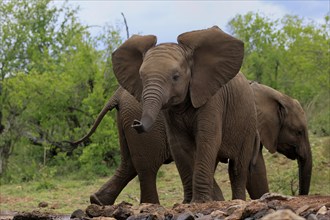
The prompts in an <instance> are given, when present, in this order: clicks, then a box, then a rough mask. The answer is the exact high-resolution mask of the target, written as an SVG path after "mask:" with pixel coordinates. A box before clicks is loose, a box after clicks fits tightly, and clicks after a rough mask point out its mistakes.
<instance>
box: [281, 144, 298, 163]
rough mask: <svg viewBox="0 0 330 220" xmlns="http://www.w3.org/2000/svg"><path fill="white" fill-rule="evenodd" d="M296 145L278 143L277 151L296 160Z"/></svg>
mask: <svg viewBox="0 0 330 220" xmlns="http://www.w3.org/2000/svg"><path fill="white" fill-rule="evenodd" d="M297 149H298V147H297V146H296V145H294V144H279V146H278V149H277V151H278V152H279V153H281V154H283V155H285V156H286V157H287V158H289V159H291V160H296V159H297V157H298V154H297Z"/></svg>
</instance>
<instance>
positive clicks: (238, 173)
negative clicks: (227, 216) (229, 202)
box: [228, 159, 248, 200]
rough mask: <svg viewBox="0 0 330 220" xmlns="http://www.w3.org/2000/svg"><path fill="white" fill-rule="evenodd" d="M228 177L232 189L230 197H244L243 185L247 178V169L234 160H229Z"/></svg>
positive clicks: (243, 198)
mask: <svg viewBox="0 0 330 220" xmlns="http://www.w3.org/2000/svg"><path fill="white" fill-rule="evenodd" d="M228 169H229V179H230V184H231V190H232V199H242V200H245V199H246V195H245V187H246V180H247V171H248V170H247V169H246V168H245V166H244V165H243V166H242V164H241V163H239V162H238V161H236V160H232V159H231V160H229V166H228Z"/></svg>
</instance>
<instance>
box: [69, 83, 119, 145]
mask: <svg viewBox="0 0 330 220" xmlns="http://www.w3.org/2000/svg"><path fill="white" fill-rule="evenodd" d="M121 90H122V88H121V87H120V88H118V89H117V90H116V92H115V94H114V95H113V96H112V97H111V98H110V99H109V100H108V102H107V103H106V104H105V105H104V107H103V109H102V110H101V112H100V113H99V115H98V116H97V118H96V120H95V122H94V124H93V126H92V128H91V129H90V130H89V132H88V133H87V134H86V135H85V136H84V137H82V138H80V139H79V140H77V141H75V142H70V144H71V145H73V146H77V145H78V144H81V143H82V142H84V141H86V140H87V139H88V138H89V137H90V136H91V135H92V134H93V133H94V132H95V131H96V129H97V127H98V126H99V124H100V123H101V121H102V119H103V118H104V116H105V115H106V113H107V112H108V111H111V110H112V109H113V108H115V107H116V108H117V106H118V104H119V99H120V93H121Z"/></svg>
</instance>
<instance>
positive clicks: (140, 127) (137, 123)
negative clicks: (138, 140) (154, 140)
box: [132, 119, 146, 134]
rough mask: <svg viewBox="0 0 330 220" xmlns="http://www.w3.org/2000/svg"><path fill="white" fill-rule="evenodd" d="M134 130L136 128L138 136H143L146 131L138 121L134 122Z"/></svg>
mask: <svg viewBox="0 0 330 220" xmlns="http://www.w3.org/2000/svg"><path fill="white" fill-rule="evenodd" d="M132 128H134V129H135V130H136V131H137V133H138V134H141V133H143V132H145V131H146V130H145V128H144V126H143V124H142V122H141V121H139V120H136V119H135V120H134V121H133V124H132Z"/></svg>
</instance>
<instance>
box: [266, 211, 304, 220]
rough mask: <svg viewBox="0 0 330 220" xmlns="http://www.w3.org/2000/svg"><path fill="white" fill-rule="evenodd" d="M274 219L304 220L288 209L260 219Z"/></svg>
mask: <svg viewBox="0 0 330 220" xmlns="http://www.w3.org/2000/svg"><path fill="white" fill-rule="evenodd" d="M274 219H281V220H305V218H302V217H300V216H299V215H297V214H295V213H294V212H293V211H291V210H290V209H283V210H278V211H275V212H274V213H272V214H268V215H266V216H264V217H263V218H261V220H274Z"/></svg>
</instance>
